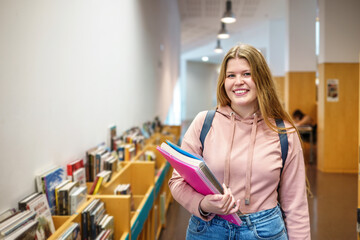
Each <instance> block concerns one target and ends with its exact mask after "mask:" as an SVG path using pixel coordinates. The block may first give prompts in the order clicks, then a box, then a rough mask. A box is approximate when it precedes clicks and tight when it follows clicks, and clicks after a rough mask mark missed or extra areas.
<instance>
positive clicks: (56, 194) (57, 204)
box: [55, 179, 70, 215]
mask: <svg viewBox="0 0 360 240" xmlns="http://www.w3.org/2000/svg"><path fill="white" fill-rule="evenodd" d="M69 182H70V180H69V179H67V180H65V181H63V182H62V183H60V184H58V185H57V186H56V187H55V203H56V206H55V214H56V215H59V194H58V192H59V189H60V188H62V187H63V186H65V185H66V184H68V183H69Z"/></svg>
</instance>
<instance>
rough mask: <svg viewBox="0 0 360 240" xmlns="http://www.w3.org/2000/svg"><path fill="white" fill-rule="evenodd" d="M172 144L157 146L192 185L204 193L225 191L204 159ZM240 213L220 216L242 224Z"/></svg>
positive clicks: (221, 192)
mask: <svg viewBox="0 0 360 240" xmlns="http://www.w3.org/2000/svg"><path fill="white" fill-rule="evenodd" d="M172 145H173V146H170V145H168V144H166V143H162V144H161V146H158V147H157V150H158V151H159V152H160V153H161V154H162V155H163V156H164V157H165V158H166V160H167V161H168V162H169V163H170V164H171V166H172V167H173V168H174V169H176V171H177V172H178V173H179V174H180V175H181V176H182V177H183V178H184V180H185V181H186V182H187V183H188V184H189V185H190V186H192V187H193V188H194V189H195V190H196V191H197V192H198V193H201V194H203V195H209V194H219V193H220V194H223V193H224V191H223V188H222V186H221V184H220V183H219V182H218V181H217V180H216V177H215V176H214V174H213V173H212V172H211V171H210V169H209V168H208V166H207V165H206V163H205V161H203V159H199V158H198V157H197V156H196V157H195V156H194V155H193V154H190V153H184V150H181V151H178V149H179V147H177V146H176V147H174V146H175V144H172ZM239 215H241V212H240V211H239V212H238V213H234V214H231V215H219V217H221V218H223V219H225V220H227V221H229V222H231V223H234V224H236V225H239V226H240V225H241V219H240V217H239Z"/></svg>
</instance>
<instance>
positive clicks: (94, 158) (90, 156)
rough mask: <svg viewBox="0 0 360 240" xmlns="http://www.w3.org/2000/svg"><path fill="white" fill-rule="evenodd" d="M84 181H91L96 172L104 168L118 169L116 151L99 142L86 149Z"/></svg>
mask: <svg viewBox="0 0 360 240" xmlns="http://www.w3.org/2000/svg"><path fill="white" fill-rule="evenodd" d="M86 159H87V163H86V181H87V182H93V181H94V180H95V179H96V176H97V174H99V173H100V172H102V171H104V170H109V171H111V172H115V171H118V167H119V157H118V154H117V153H116V151H110V150H109V148H106V146H105V143H101V144H99V145H98V146H96V147H93V148H91V149H89V150H87V151H86Z"/></svg>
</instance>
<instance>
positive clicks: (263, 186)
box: [169, 44, 310, 240]
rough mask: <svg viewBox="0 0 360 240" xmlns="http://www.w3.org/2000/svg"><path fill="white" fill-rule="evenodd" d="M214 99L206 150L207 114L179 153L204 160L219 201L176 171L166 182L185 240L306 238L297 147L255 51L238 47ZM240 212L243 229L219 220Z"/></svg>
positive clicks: (224, 69) (228, 58)
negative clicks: (185, 215) (217, 185)
mask: <svg viewBox="0 0 360 240" xmlns="http://www.w3.org/2000/svg"><path fill="white" fill-rule="evenodd" d="M217 100H218V107H217V110H216V113H215V117H214V119H213V122H212V125H211V128H210V130H209V132H208V134H207V136H206V138H205V141H204V149H203V148H202V145H201V142H200V131H201V129H202V125H203V123H204V119H205V115H206V111H204V112H200V113H199V114H198V115H197V116H196V117H195V119H194V121H193V122H192V123H191V125H190V127H189V129H188V130H187V132H186V134H185V136H184V138H183V141H182V145H181V147H182V148H183V149H184V150H187V151H189V152H192V153H196V154H199V155H202V156H203V158H204V160H205V161H206V164H207V165H208V166H209V168H210V169H211V170H212V172H213V173H214V174H215V176H216V177H217V179H218V180H219V181H220V182H222V183H224V184H223V187H224V194H222V195H220V194H215V195H207V196H204V195H201V194H199V193H197V192H196V191H195V190H194V189H193V188H192V187H191V186H190V185H188V184H187V183H186V182H185V181H184V179H183V178H182V177H181V176H180V175H179V174H178V173H177V172H176V171H174V172H173V176H172V178H171V179H170V181H169V186H170V189H171V192H172V195H173V196H174V198H175V200H176V201H178V202H179V203H180V204H181V205H182V206H183V207H184V208H185V209H187V210H188V211H189V212H190V213H191V214H192V216H191V218H190V221H189V226H188V229H187V239H291V240H293V239H301V240H304V239H310V224H309V213H308V203H307V195H306V180H305V166H304V158H303V152H302V148H301V142H300V139H299V135H298V133H297V131H296V128H295V126H294V123H293V121H292V120H291V118H290V116H289V115H288V114H287V113H286V112H285V110H284V109H283V107H282V106H281V104H280V101H279V99H278V96H277V94H276V90H275V86H274V82H273V79H272V77H271V73H270V70H269V67H268V65H267V63H266V61H265V59H264V57H263V56H262V54H261V53H260V52H259V51H258V50H257V49H256V48H254V47H252V46H250V45H245V44H241V45H238V46H235V47H233V48H232V49H230V51H229V52H228V53H227V54H226V56H225V57H224V60H223V62H222V65H221V71H220V75H219V80H218V86H217ZM275 119H283V121H284V122H285V127H286V130H287V138H288V155H287V158H286V162H285V165H284V166H282V159H281V153H282V151H281V147H280V140H279V134H278V133H279V131H280V130H281V129H278V127H277V125H276V123H275ZM282 130H283V129H282ZM238 210H240V211H241V212H242V213H243V214H244V215H243V216H241V220H242V225H241V226H237V225H235V224H232V223H230V222H227V221H226V220H223V219H222V218H220V217H218V216H217V214H220V215H226V214H232V213H235V212H237V211H238Z"/></svg>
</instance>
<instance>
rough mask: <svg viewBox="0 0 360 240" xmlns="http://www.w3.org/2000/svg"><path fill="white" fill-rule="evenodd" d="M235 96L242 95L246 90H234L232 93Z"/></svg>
mask: <svg viewBox="0 0 360 240" xmlns="http://www.w3.org/2000/svg"><path fill="white" fill-rule="evenodd" d="M234 92H235V93H236V94H242V93H245V92H246V90H236V91H234Z"/></svg>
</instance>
